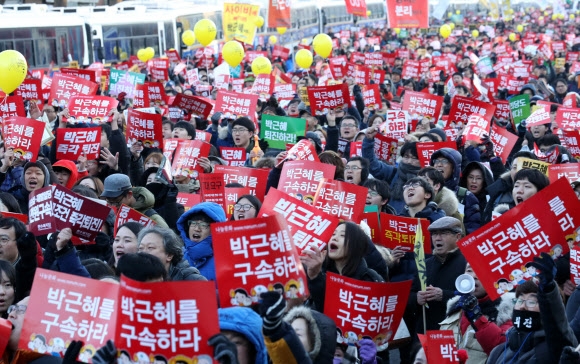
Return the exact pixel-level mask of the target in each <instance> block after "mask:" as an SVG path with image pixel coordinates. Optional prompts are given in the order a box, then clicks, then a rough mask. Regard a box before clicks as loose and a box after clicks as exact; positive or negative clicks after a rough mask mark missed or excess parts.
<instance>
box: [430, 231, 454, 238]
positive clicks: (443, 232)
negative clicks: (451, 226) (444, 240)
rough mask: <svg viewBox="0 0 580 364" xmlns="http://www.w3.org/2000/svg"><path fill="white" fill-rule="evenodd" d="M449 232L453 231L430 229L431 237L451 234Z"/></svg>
mask: <svg viewBox="0 0 580 364" xmlns="http://www.w3.org/2000/svg"><path fill="white" fill-rule="evenodd" d="M451 234H455V232H453V231H451V230H434V231H431V237H434V236H437V235H440V236H444V235H451Z"/></svg>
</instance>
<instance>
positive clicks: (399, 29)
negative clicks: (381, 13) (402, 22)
mask: <svg viewBox="0 0 580 364" xmlns="http://www.w3.org/2000/svg"><path fill="white" fill-rule="evenodd" d="M393 30H394V31H395V34H397V35H399V33H400V32H401V28H395V29H393Z"/></svg>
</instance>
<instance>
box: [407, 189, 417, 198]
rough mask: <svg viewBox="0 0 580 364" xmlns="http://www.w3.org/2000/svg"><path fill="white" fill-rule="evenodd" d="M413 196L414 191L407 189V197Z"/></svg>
mask: <svg viewBox="0 0 580 364" xmlns="http://www.w3.org/2000/svg"><path fill="white" fill-rule="evenodd" d="M413 196H415V191H409V192H407V197H409V198H411V197H413Z"/></svg>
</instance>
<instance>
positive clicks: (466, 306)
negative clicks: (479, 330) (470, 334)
mask: <svg viewBox="0 0 580 364" xmlns="http://www.w3.org/2000/svg"><path fill="white" fill-rule="evenodd" d="M457 306H458V307H460V308H461V309H462V310H463V312H465V316H466V317H467V319H468V320H469V322H475V321H477V319H478V318H480V317H481V316H482V315H483V314H482V313H481V308H480V307H479V304H478V302H477V298H476V297H475V296H474V295H472V294H466V295H462V296H461V298H460V299H459V301H458V302H457Z"/></svg>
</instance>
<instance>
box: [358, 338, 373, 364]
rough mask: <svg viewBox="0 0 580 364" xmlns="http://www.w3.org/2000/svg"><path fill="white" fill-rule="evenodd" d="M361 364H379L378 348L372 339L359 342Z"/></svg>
mask: <svg viewBox="0 0 580 364" xmlns="http://www.w3.org/2000/svg"><path fill="white" fill-rule="evenodd" d="M358 344H359V354H360V358H361V364H377V346H376V345H375V343H374V342H373V341H372V340H371V339H362V340H360V341H359V342H358Z"/></svg>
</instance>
